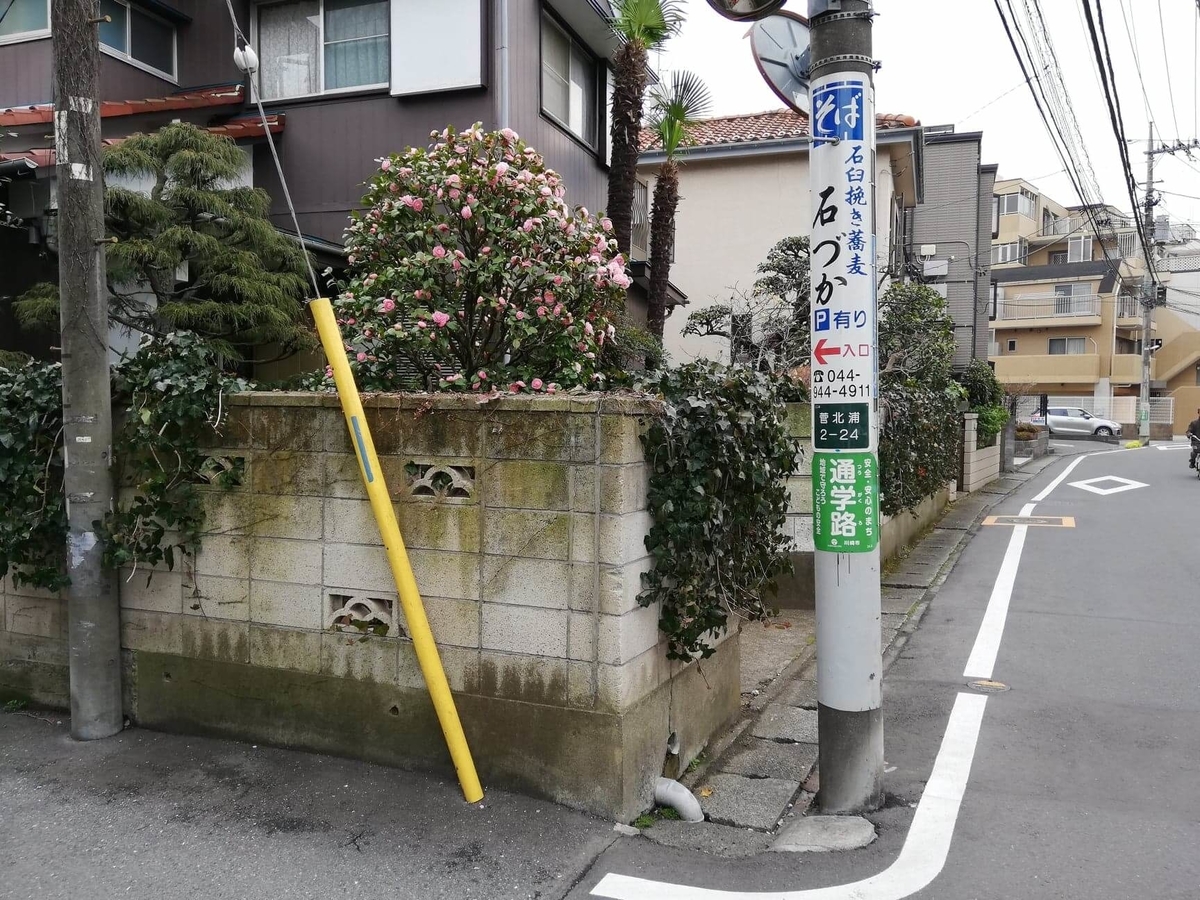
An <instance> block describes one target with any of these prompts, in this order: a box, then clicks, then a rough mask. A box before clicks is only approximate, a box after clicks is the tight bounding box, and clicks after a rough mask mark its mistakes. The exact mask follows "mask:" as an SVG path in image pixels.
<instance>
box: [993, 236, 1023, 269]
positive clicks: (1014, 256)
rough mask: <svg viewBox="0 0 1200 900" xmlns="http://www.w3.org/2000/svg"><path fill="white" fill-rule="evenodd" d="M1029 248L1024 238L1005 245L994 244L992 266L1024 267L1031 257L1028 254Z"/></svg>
mask: <svg viewBox="0 0 1200 900" xmlns="http://www.w3.org/2000/svg"><path fill="white" fill-rule="evenodd" d="M1028 246H1029V245H1028V244H1027V243H1026V241H1025V239H1024V238H1017V240H1015V241H1008V242H1007V243H1004V244H992V265H993V266H1001V265H1006V264H1007V263H1020V264H1021V265H1024V263H1025V259H1026V257H1028V255H1029V254H1028V253H1027V252H1026V250H1027V249H1028ZM1005 257H1010V258H1005Z"/></svg>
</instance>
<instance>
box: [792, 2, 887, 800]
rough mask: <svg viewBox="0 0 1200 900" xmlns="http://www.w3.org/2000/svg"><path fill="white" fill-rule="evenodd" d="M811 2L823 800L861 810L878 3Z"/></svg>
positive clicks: (873, 553) (871, 646)
mask: <svg viewBox="0 0 1200 900" xmlns="http://www.w3.org/2000/svg"><path fill="white" fill-rule="evenodd" d="M808 11H809V12H808V14H809V21H810V24H811V29H812V31H811V44H810V53H811V60H812V66H811V71H810V72H809V79H810V93H809V96H810V103H811V107H810V108H811V110H812V114H811V117H810V122H811V130H812V149H811V151H810V154H809V171H810V178H811V186H812V216H813V219H812V223H811V224H812V233H811V246H812V259H811V272H812V276H811V280H812V296H811V300H812V321H811V325H812V344H813V353H812V414H813V429H812V434H813V467H812V482H813V542H814V545H815V547H816V559H815V567H816V598H817V701H818V705H817V716H818V720H817V721H818V730H819V732H820V746H821V750H820V753H821V758H820V772H821V786H820V791H819V794H818V797H817V799H818V802H819V804H820V806H821V808H822V810H824V811H825V812H829V813H858V812H864V811H867V810H870V809H875V808H877V807H878V806H879V805H880V803H881V801H882V797H883V710H882V692H881V684H880V683H881V681H882V678H883V665H882V660H881V650H880V633H879V626H880V567H879V530H880V520H879V456H878V448H879V425H878V420H877V418H876V406H877V402H878V368H879V365H878V347H877V346H876V338H877V334H878V329H877V327H876V317H877V300H876V285H877V278H876V263H875V183H874V182H875V168H876V167H875V98H874V86H873V83H872V75H873V74H874V70H875V65H874V59H873V58H872V56H871V17H872V15H873V12H872V9H871V4H870V2H868V0H809V5H808Z"/></svg>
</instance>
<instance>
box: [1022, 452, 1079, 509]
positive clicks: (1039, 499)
mask: <svg viewBox="0 0 1200 900" xmlns="http://www.w3.org/2000/svg"><path fill="white" fill-rule="evenodd" d="M1089 456H1091V454H1090V453H1086V454H1084V455H1083V456H1077V457H1075V459H1073V460H1071V464H1070V465H1069V466H1067V467H1066V468H1065V469H1063V470H1062V471H1061V472H1060V473H1059V474H1058V477H1057V478H1055V479H1054V480H1053V481H1052V482H1050V483H1049V484H1048V485H1046V489H1045V490H1044V491H1042V492H1041V493H1040V494H1038V495H1037V496H1036V497H1034V498H1033V502H1034V503H1041V502H1042V501H1043V500H1045V499H1046V498H1047V497H1049V496H1050V494H1051V493H1052V492H1053V491H1054V489H1055V488H1056V487H1058V486H1059V485H1060V484H1062V483H1063V482H1064V481H1066V480H1067V476H1068V475H1070V474H1071V473H1072V472H1074V471H1075V467H1076V466H1078V465H1079V464H1080V463H1081V462H1083V461H1084V460H1085V459H1087V458H1088V457H1089Z"/></svg>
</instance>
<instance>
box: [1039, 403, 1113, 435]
mask: <svg viewBox="0 0 1200 900" xmlns="http://www.w3.org/2000/svg"><path fill="white" fill-rule="evenodd" d="M1030 421H1031V422H1032V423H1033V424H1034V425H1046V426H1047V427H1048V428H1049V429H1050V433H1051V434H1062V435H1069V434H1094V435H1097V436H1098V437H1120V436H1121V426H1120V425H1119V424H1118V423H1116V422H1114V421H1112V420H1111V419H1101V418H1100V417H1099V416H1093V415H1092V414H1091V413H1090V412H1088V411H1087V410H1086V409H1080V408H1079V407H1077V406H1051V407H1050V408H1049V409H1047V410H1046V416H1045V417H1044V418H1043V417H1042V416H1031V417H1030Z"/></svg>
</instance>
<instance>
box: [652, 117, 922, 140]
mask: <svg viewBox="0 0 1200 900" xmlns="http://www.w3.org/2000/svg"><path fill="white" fill-rule="evenodd" d="M920 124H921V123H920V122H919V121H918V120H917V119H915V118H913V117H912V116H905V115H897V114H893V113H876V114H875V126H876V128H879V129H881V130H882V129H887V128H911V127H913V126H916V125H920ZM798 137H808V116H806V115H804V114H803V113H798V112H796V111H795V110H791V109H773V110H768V111H767V112H760V113H746V114H743V115H737V116H719V117H717V118H712V119H702V120H700V121H699V122H698V123H696V126H695V128H693V129H692V138H693V143H694V145H695V146H701V147H713V146H719V145H722V144H746V143H751V142H756V141H773V140H786V139H788V138H798ZM657 144H658V136H657V135H656V134H654V132H652V131H651V130H649V129H647V128H643V129H642V150H652V149H654V148H655V147H656V145H657Z"/></svg>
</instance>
